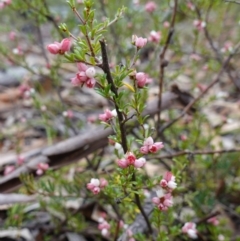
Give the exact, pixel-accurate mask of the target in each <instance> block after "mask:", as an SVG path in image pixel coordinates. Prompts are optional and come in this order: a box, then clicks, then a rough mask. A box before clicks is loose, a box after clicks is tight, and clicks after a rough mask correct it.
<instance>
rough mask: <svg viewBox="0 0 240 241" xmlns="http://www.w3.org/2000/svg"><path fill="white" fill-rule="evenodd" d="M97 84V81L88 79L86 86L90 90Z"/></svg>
mask: <svg viewBox="0 0 240 241" xmlns="http://www.w3.org/2000/svg"><path fill="white" fill-rule="evenodd" d="M95 84H96V80H95V79H94V78H91V79H88V80H87V81H86V86H87V87H88V88H93V87H94V86H95Z"/></svg>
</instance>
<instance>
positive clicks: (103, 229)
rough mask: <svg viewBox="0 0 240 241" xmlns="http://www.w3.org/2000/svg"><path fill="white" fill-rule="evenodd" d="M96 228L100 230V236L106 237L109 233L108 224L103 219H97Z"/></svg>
mask: <svg viewBox="0 0 240 241" xmlns="http://www.w3.org/2000/svg"><path fill="white" fill-rule="evenodd" d="M98 229H99V230H101V234H102V236H104V237H106V236H108V235H109V229H110V224H109V223H108V222H107V221H106V220H105V219H104V218H101V219H100V220H99V224H98Z"/></svg>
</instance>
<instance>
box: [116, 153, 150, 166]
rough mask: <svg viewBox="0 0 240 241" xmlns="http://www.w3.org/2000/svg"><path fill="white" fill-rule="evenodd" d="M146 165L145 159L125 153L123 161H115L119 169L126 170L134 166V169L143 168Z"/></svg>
mask: <svg viewBox="0 0 240 241" xmlns="http://www.w3.org/2000/svg"><path fill="white" fill-rule="evenodd" d="M145 163H146V159H145V158H143V157H141V158H139V159H137V158H136V156H135V155H134V154H133V153H132V152H127V154H126V157H125V158H124V159H120V160H117V164H118V166H119V167H121V168H127V167H129V166H134V167H136V168H139V167H143V166H144V165H145Z"/></svg>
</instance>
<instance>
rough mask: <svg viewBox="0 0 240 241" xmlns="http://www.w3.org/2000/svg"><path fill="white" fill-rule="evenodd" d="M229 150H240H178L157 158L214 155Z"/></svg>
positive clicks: (233, 150)
mask: <svg viewBox="0 0 240 241" xmlns="http://www.w3.org/2000/svg"><path fill="white" fill-rule="evenodd" d="M231 152H240V149H231V150H218V151H214V150H210V151H204V150H203V151H201V150H197V151H179V152H176V153H173V154H170V155H162V156H159V157H158V158H160V159H171V158H173V157H177V156H183V155H189V154H190V155H194V156H195V155H214V154H221V153H231Z"/></svg>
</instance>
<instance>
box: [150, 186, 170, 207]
mask: <svg viewBox="0 0 240 241" xmlns="http://www.w3.org/2000/svg"><path fill="white" fill-rule="evenodd" d="M156 193H157V197H154V198H152V202H153V203H154V204H155V205H156V206H157V207H158V209H159V210H161V211H167V210H168V208H169V207H172V206H173V200H172V194H171V193H164V191H163V189H159V190H157V191H156Z"/></svg>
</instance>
